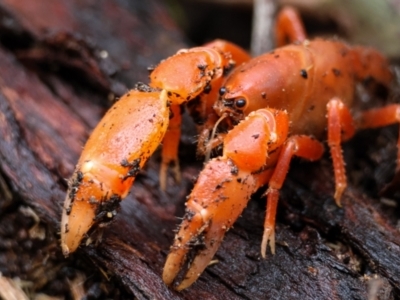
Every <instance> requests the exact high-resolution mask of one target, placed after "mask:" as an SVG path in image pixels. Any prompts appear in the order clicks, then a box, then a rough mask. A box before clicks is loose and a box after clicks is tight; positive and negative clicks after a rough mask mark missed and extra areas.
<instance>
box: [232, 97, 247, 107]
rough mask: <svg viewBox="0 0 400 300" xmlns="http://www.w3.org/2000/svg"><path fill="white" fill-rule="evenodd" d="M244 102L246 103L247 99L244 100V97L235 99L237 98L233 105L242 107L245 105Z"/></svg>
mask: <svg viewBox="0 0 400 300" xmlns="http://www.w3.org/2000/svg"><path fill="white" fill-rule="evenodd" d="M246 104H247V101H246V99H244V98H239V99H237V100H236V101H235V106H236V107H237V108H243V107H245V106H246Z"/></svg>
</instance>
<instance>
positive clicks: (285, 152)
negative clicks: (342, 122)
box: [261, 135, 324, 258]
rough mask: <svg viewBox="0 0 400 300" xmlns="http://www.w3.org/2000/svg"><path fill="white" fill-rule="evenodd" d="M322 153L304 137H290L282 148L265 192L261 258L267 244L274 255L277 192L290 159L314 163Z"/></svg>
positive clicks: (309, 138)
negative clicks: (301, 159)
mask: <svg viewBox="0 0 400 300" xmlns="http://www.w3.org/2000/svg"><path fill="white" fill-rule="evenodd" d="M323 153H324V146H323V145H322V144H321V143H320V142H319V141H317V140H316V139H314V138H312V137H309V136H306V135H294V136H291V137H289V139H288V140H287V141H286V143H285V144H284V145H283V146H282V150H281V152H280V154H279V157H278V161H277V164H276V167H275V170H274V172H273V174H272V176H271V179H270V180H269V187H268V190H267V212H266V217H265V223H264V235H263V240H262V243H261V255H262V257H263V258H265V254H266V250H267V245H268V242H269V244H270V247H271V252H272V254H274V253H275V216H276V208H277V203H278V198H279V190H280V189H281V188H282V185H283V183H284V181H285V179H286V175H287V173H288V171H289V166H290V161H291V160H292V157H293V156H297V157H301V158H304V159H307V160H309V161H315V160H319V159H320V158H321V156H322V154H323Z"/></svg>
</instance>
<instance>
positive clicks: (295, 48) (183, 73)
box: [61, 8, 400, 290]
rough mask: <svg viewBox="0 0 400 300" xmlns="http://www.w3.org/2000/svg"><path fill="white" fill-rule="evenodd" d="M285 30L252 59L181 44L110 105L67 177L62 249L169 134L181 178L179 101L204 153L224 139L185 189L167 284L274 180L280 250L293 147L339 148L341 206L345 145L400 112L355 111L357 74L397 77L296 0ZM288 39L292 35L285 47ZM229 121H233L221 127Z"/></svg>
mask: <svg viewBox="0 0 400 300" xmlns="http://www.w3.org/2000/svg"><path fill="white" fill-rule="evenodd" d="M276 35H277V41H278V42H277V43H278V46H279V48H277V49H275V50H274V51H271V52H269V53H266V54H263V55H261V56H258V57H255V58H252V59H250V57H249V56H248V55H247V54H246V53H245V52H244V51H243V50H241V49H240V48H239V47H237V46H235V45H233V44H230V43H227V42H224V41H216V42H214V43H210V44H208V45H206V46H204V47H198V48H193V49H189V50H182V51H179V52H178V53H177V54H176V55H174V56H172V57H170V58H168V59H167V60H165V61H163V62H161V63H160V65H159V66H158V67H157V68H156V69H155V70H154V71H153V72H152V73H151V75H150V79H151V82H150V87H147V88H143V86H142V88H137V89H136V90H132V91H130V92H129V93H128V94H127V95H125V96H124V97H122V98H121V100H119V101H118V102H117V103H116V104H115V105H114V106H113V107H112V108H111V109H110V110H109V112H108V113H107V114H106V116H105V117H104V119H103V120H102V121H101V122H100V123H99V125H98V126H97V127H96V129H95V130H94V132H93V134H92V136H91V137H90V139H89V141H88V143H87V144H86V146H85V149H84V151H83V153H82V156H81V159H80V160H79V162H78V165H77V168H76V171H75V173H74V175H73V177H72V179H71V181H70V188H69V192H68V195H67V199H66V201H65V204H64V210H63V217H62V228H61V233H62V235H61V243H62V248H63V252H64V254H65V255H68V253H70V252H73V251H74V250H76V248H77V247H78V246H79V244H80V242H81V240H82V238H83V237H84V235H85V234H86V232H87V231H88V230H89V229H90V228H91V227H92V226H93V225H94V224H95V223H99V222H104V221H107V220H108V219H110V218H112V217H113V216H114V211H115V207H116V206H117V204H118V202H119V201H120V200H121V199H122V198H123V197H124V196H125V195H126V194H127V192H128V191H129V188H130V186H131V185H132V183H133V181H134V178H135V176H136V174H137V173H138V172H139V170H140V169H141V168H142V167H143V165H144V163H145V161H146V160H147V159H148V158H149V157H150V155H151V154H152V153H153V152H154V151H155V149H156V148H157V146H158V145H159V144H160V143H161V142H163V152H162V163H161V170H160V185H161V188H165V187H166V174H167V169H168V166H169V165H171V164H172V165H174V166H175V168H174V170H173V171H174V174H175V178H176V179H177V180H178V179H179V163H178V159H177V146H178V143H179V136H180V123H181V119H180V118H181V117H180V116H181V114H180V110H181V108H182V106H181V105H182V104H186V103H187V104H188V106H189V110H190V112H191V114H192V115H193V116H195V121H196V120H197V124H198V130H199V146H198V148H199V150H198V152H199V153H202V154H207V153H209V151H210V149H213V148H215V147H217V146H220V145H221V144H222V149H223V153H222V155H221V156H219V157H216V158H213V159H211V160H210V161H208V162H207V164H206V165H205V168H204V170H203V171H202V172H201V173H200V175H199V178H198V180H197V183H196V185H195V187H194V188H193V191H192V193H191V194H190V196H189V197H188V202H187V204H186V206H187V207H186V214H185V216H184V219H183V221H182V224H181V226H180V227H179V230H178V232H177V234H176V236H175V239H174V243H173V245H172V247H171V250H170V253H169V255H168V257H167V261H166V264H165V267H164V272H163V280H164V281H165V282H166V284H168V285H172V284H173V283H174V281H175V280H176V278H177V276H178V274H179V273H180V272H181V270H183V269H184V266H185V264H186V263H187V260H189V259H188V257H191V261H190V262H188V264H189V265H190V266H189V267H188V269H187V271H186V273H185V274H184V277H183V280H182V282H180V283H179V284H178V285H177V286H175V288H176V289H177V290H182V289H185V288H187V287H188V286H190V285H191V284H192V283H193V282H195V281H196V280H197V278H198V277H199V276H200V275H201V273H202V272H203V271H204V269H205V268H206V267H207V265H208V263H209V262H210V261H211V259H212V257H213V255H214V254H215V252H216V251H217V250H218V247H219V245H220V243H221V242H222V239H223V237H224V235H225V233H226V232H227V231H228V230H229V228H231V226H232V225H233V223H234V222H235V220H236V219H237V218H238V216H239V215H240V214H241V213H242V211H243V209H244V208H245V206H246V204H247V202H248V201H249V199H250V196H251V195H252V194H253V193H254V192H255V191H257V189H259V188H260V187H262V186H265V185H268V190H267V192H266V200H267V211H266V218H265V223H264V234H263V239H262V243H261V255H262V256H263V257H265V255H266V250H267V246H268V244H269V245H270V248H271V252H272V253H274V252H275V215H276V210H277V203H278V199H279V190H280V189H281V187H282V185H283V183H284V181H285V178H286V175H287V173H288V170H289V165H290V161H291V160H292V158H293V157H295V156H296V157H300V158H303V159H306V160H309V161H315V160H318V159H320V158H321V156H322V154H323V152H324V145H323V143H322V142H320V140H323V139H326V140H327V143H328V147H329V150H330V154H331V157H332V161H333V170H334V176H335V194H334V199H335V201H336V203H337V204H338V205H339V206H340V199H341V197H342V194H343V192H344V191H345V188H346V184H347V179H346V172H345V167H344V165H345V163H344V159H343V155H342V149H341V143H342V142H343V141H346V140H348V139H350V138H352V137H353V135H354V134H355V132H356V130H360V129H365V128H376V127H382V126H387V125H390V124H395V123H399V122H400V106H399V105H397V104H392V105H388V106H385V107H380V108H375V109H370V110H367V111H362V112H360V113H358V114H357V115H356V116H353V115H352V114H351V112H350V111H351V110H352V109H353V108H354V107H356V105H355V92H356V85H357V84H358V83H363V82H364V81H371V79H372V81H373V82H376V83H377V84H379V85H381V86H383V87H385V88H389V87H390V84H391V82H392V79H393V75H392V73H391V70H390V67H389V63H388V61H387V60H386V59H385V58H384V56H383V55H381V54H380V53H379V52H377V51H376V50H374V49H370V48H364V47H351V46H348V45H347V44H345V43H343V42H341V41H337V40H336V41H333V40H322V39H316V40H313V41H308V40H306V34H305V31H304V29H303V26H302V23H301V20H300V19H299V17H298V15H297V13H296V11H295V10H293V9H292V8H286V9H284V10H282V12H281V13H280V14H279V16H278V19H277V34H276ZM287 39H288V40H289V41H291V42H294V43H293V44H290V45H286V46H284V44H285V41H286V40H287ZM170 112H172V115H173V116H172V118H170ZM121 116H122V117H121ZM116 120H118V122H117V121H116ZM221 120H222V121H223V122H224V126H225V127H227V128H228V129H229V130H228V132H221V131H220V132H217V133H215V132H216V131H215V129H214V130H213V128H214V127H217V126H218V124H219V122H221ZM211 132H212V133H211ZM133 133H134V134H133ZM398 147H399V148H400V140H399V141H398ZM398 161H400V159H398ZM199 244H201V247H196V246H194V245H199ZM190 253H191V254H192V255H189V254H190Z"/></svg>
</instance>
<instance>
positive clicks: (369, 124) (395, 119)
mask: <svg viewBox="0 0 400 300" xmlns="http://www.w3.org/2000/svg"><path fill="white" fill-rule="evenodd" d="M396 123H397V124H399V125H400V105H399V104H390V105H387V106H384V107H380V108H373V109H369V110H366V111H364V112H362V113H361V114H360V115H359V116H358V118H357V125H358V126H357V127H358V128H359V129H367V128H379V127H384V126H389V125H393V124H396ZM399 171H400V130H399V137H398V140H397V163H396V173H397V172H399Z"/></svg>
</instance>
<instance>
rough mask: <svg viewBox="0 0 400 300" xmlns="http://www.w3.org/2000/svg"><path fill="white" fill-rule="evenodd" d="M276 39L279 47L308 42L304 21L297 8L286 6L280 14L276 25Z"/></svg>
mask: <svg viewBox="0 0 400 300" xmlns="http://www.w3.org/2000/svg"><path fill="white" fill-rule="evenodd" d="M275 38H276V45H277V47H282V46H285V45H286V44H288V43H294V42H303V41H305V40H306V38H307V35H306V31H305V29H304V25H303V21H302V20H301V18H300V16H299V13H298V12H297V10H296V9H295V8H293V7H291V6H286V7H284V8H283V9H282V10H281V11H280V12H279V14H278V16H277V19H276V25H275Z"/></svg>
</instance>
